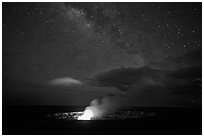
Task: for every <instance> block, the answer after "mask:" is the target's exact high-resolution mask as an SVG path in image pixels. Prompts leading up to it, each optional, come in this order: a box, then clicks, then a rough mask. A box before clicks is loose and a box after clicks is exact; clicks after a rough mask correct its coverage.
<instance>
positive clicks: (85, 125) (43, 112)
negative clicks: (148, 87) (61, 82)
mask: <svg viewBox="0 0 204 137" xmlns="http://www.w3.org/2000/svg"><path fill="white" fill-rule="evenodd" d="M83 109H84V107H62V106H60V107H59V106H49V107H48V106H43V107H42V106H40V107H39V106H30V107H28V106H3V108H2V110H3V113H2V122H3V123H2V128H3V133H2V134H4V135H5V134H10V135H12V134H18V135H19V134H20V135H23V134H26V135H36V134H37V135H42V134H46V135H53V134H55V135H56V134H61V135H66V134H67V135H71V134H76V135H80V134H99V135H100V134H109V135H111V134H114V135H120V134H123V135H124V134H127V135H128V134H136V135H139V134H142V135H151V134H163V135H180V134H183V135H188V134H190V135H192V134H202V110H201V108H200V109H198V108H147V107H146V108H138V107H137V108H136V107H135V108H129V111H132V110H137V111H140V112H145V113H146V112H148V113H149V112H151V113H152V112H153V113H154V114H155V115H151V116H149V117H141V118H132V119H131V118H130V119H126V120H117V119H116V120H90V121H78V120H65V119H61V120H59V119H54V118H48V117H47V115H49V114H54V113H64V112H71V111H82V110H83Z"/></svg>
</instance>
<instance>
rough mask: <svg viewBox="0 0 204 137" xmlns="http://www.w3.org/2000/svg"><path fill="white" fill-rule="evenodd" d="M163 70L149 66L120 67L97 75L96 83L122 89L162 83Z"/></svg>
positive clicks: (94, 82)
mask: <svg viewBox="0 0 204 137" xmlns="http://www.w3.org/2000/svg"><path fill="white" fill-rule="evenodd" d="M162 75H163V71H161V70H156V69H152V68H150V67H148V66H144V67H141V68H118V69H113V70H110V71H108V72H104V73H101V74H99V75H96V76H95V79H94V80H96V81H93V84H94V85H101V86H110V87H117V88H119V89H120V90H122V91H126V90H129V89H130V88H131V87H133V86H141V85H142V86H145V85H148V84H152V85H155V84H161V83H160V81H161V76H162Z"/></svg>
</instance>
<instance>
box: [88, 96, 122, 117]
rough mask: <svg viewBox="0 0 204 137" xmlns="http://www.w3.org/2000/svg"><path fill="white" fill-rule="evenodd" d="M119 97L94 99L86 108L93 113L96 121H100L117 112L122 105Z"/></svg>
mask: <svg viewBox="0 0 204 137" xmlns="http://www.w3.org/2000/svg"><path fill="white" fill-rule="evenodd" d="M119 102H120V100H119V97H116V96H106V97H103V98H101V99H94V100H92V101H91V103H90V105H89V106H88V107H86V109H85V111H86V110H91V111H92V112H93V118H94V119H100V118H102V117H103V116H105V115H106V114H108V113H111V112H113V111H115V110H116V109H117V108H118V107H119V106H120V105H119V104H120V103H119Z"/></svg>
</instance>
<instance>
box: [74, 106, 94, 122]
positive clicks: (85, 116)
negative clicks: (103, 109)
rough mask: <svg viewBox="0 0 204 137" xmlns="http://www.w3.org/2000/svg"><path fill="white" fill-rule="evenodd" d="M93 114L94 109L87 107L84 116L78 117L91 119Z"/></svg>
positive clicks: (79, 118)
mask: <svg viewBox="0 0 204 137" xmlns="http://www.w3.org/2000/svg"><path fill="white" fill-rule="evenodd" d="M93 116H94V115H93V111H92V110H91V109H87V110H85V111H84V114H83V115H82V116H79V117H78V120H91V118H92V117H93Z"/></svg>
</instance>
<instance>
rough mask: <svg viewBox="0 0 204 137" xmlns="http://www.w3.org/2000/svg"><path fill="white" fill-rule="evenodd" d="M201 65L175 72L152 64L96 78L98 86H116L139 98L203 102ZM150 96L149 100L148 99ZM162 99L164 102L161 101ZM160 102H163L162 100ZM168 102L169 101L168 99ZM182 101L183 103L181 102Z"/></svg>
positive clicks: (116, 70)
mask: <svg viewBox="0 0 204 137" xmlns="http://www.w3.org/2000/svg"><path fill="white" fill-rule="evenodd" d="M201 74H202V70H201V67H200V66H197V67H186V68H181V69H176V70H174V71H169V70H166V71H165V70H158V69H154V68H151V67H148V66H144V67H141V68H117V69H113V70H110V71H107V72H103V73H100V74H98V75H96V76H95V79H94V80H92V84H93V85H95V86H107V87H116V88H118V89H120V90H121V91H123V92H127V91H128V92H127V94H133V96H135V98H138V97H141V98H142V99H140V100H146V101H147V102H151V101H153V100H154V101H155V100H158V101H155V102H157V103H159V100H160V101H161V100H163V102H165V101H164V100H165V99H166V100H171V101H170V103H172V100H174V99H176V100H177V101H178V100H179V98H180V99H181V100H183V102H186V103H191V104H196V105H198V104H200V102H201V100H202V97H201V91H202V89H201V76H202V75H201ZM148 99H149V101H148ZM181 100H180V102H179V101H178V102H177V103H179V104H180V103H181V102H182V101H181ZM161 102H162V101H161ZM161 102H160V103H161ZM167 102H168V101H167ZM181 104H182V103H181Z"/></svg>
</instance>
